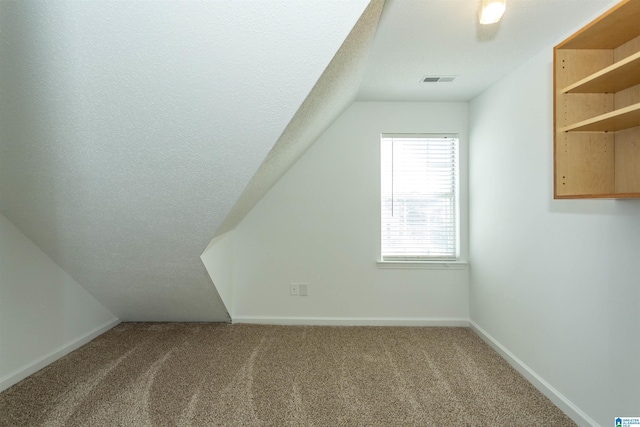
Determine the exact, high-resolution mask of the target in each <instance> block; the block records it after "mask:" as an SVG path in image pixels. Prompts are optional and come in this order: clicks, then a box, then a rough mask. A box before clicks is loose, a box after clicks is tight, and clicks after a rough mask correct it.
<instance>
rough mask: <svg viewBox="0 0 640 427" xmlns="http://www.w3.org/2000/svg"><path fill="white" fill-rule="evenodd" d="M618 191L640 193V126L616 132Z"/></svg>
mask: <svg viewBox="0 0 640 427" xmlns="http://www.w3.org/2000/svg"><path fill="white" fill-rule="evenodd" d="M615 138H616V142H615V177H616V178H615V190H616V193H640V127H635V128H632V129H626V130H623V131H619V132H616V136H615Z"/></svg>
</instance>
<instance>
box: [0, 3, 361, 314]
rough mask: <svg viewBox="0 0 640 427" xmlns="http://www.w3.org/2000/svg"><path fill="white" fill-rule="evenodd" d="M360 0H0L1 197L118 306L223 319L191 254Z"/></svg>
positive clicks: (1, 203) (23, 226)
mask: <svg viewBox="0 0 640 427" xmlns="http://www.w3.org/2000/svg"><path fill="white" fill-rule="evenodd" d="M367 4H368V1H366V0H350V1H348V2H344V1H331V0H325V1H315V2H298V1H287V0H282V1H278V0H276V1H274V0H264V1H251V2H226V1H186V2H177V1H158V2H134V1H130V2H129V1H127V2H115V1H114V2H111V1H101V2H97V1H96V2H76V1H66V0H58V1H55V2H46V1H24V2H5V1H2V2H0V36H1V43H0V64H2V66H1V70H0V72H1V74H0V100H1V103H0V138H1V139H0V211H1V212H2V214H4V215H5V216H6V217H7V218H9V219H10V220H11V221H12V222H13V223H14V224H16V225H17V226H18V228H20V230H21V231H22V232H23V233H25V234H26V235H27V236H28V237H30V238H31V239H32V240H33V241H34V242H35V243H36V244H37V245H38V246H39V247H40V248H42V249H43V250H44V251H45V252H46V253H47V254H48V255H49V256H50V257H51V258H52V259H53V260H54V261H56V262H57V263H58V264H59V265H60V266H61V267H63V268H64V269H65V270H66V271H67V272H68V273H70V274H71V275H72V276H73V277H74V278H75V279H76V280H77V281H78V282H79V283H80V284H82V285H83V286H84V287H85V288H86V289H87V290H88V291H89V292H90V293H92V294H93V295H94V296H95V297H96V298H97V299H98V300H99V301H100V302H101V303H103V304H104V305H105V306H106V307H107V308H108V309H109V310H110V311H112V312H113V313H114V314H115V315H117V316H118V317H119V318H120V319H122V320H155V321H169V320H171V321H217V320H226V319H227V314H226V311H225V310H224V306H223V305H222V303H221V301H220V298H219V296H218V294H217V292H216V291H215V288H214V286H213V285H212V283H211V281H210V279H209V278H208V276H207V274H206V272H205V269H204V267H203V266H202V264H201V261H200V258H199V256H200V254H201V253H202V251H203V250H204V248H205V247H206V246H207V243H208V242H209V241H210V240H211V238H212V237H213V234H214V232H215V230H216V229H217V228H218V227H219V226H220V224H221V223H222V221H223V219H224V218H225V217H226V216H227V214H228V213H229V211H230V210H231V208H232V206H233V205H234V203H235V202H236V200H237V199H238V197H239V196H240V194H241V193H242V192H243V190H244V189H245V187H246V186H247V184H248V182H249V181H250V179H251V178H252V177H253V175H254V173H255V172H256V170H258V168H259V166H260V165H261V164H262V162H263V160H264V159H265V157H266V156H267V153H268V152H269V150H270V149H271V148H272V147H273V145H274V143H275V142H276V140H278V138H279V137H280V135H281V134H282V132H283V130H284V129H285V128H286V126H287V124H288V123H289V121H290V120H291V118H292V117H293V116H294V114H295V113H296V111H297V110H298V108H299V107H300V105H301V104H302V102H303V101H304V100H305V97H306V96H307V95H308V94H309V92H310V91H311V89H312V88H313V86H314V84H315V83H316V82H317V81H318V79H319V77H320V76H321V74H322V72H323V71H324V70H325V68H326V67H327V65H328V64H329V62H330V61H331V59H332V58H333V56H334V55H335V53H336V51H337V50H338V48H339V47H340V46H341V44H342V43H343V41H344V40H345V38H346V37H347V35H348V34H349V31H350V30H351V29H352V28H353V26H354V25H355V23H356V21H357V20H358V18H359V17H360V15H361V14H362V12H363V11H364V9H365V7H366V6H367Z"/></svg>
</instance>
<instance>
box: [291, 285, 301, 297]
mask: <svg viewBox="0 0 640 427" xmlns="http://www.w3.org/2000/svg"><path fill="white" fill-rule="evenodd" d="M289 294H291V295H294V296H295V295H300V285H299V284H297V283H291V284H290V285H289Z"/></svg>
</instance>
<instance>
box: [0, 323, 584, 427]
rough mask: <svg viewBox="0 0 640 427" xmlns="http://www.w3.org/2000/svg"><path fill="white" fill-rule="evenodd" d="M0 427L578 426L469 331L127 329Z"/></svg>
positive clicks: (56, 367)
mask: <svg viewBox="0 0 640 427" xmlns="http://www.w3.org/2000/svg"><path fill="white" fill-rule="evenodd" d="M0 425H1V426H385V427H389V426H510V427H513V426H554V427H559V426H574V425H575V424H574V423H573V422H572V421H571V420H570V419H568V418H567V417H566V416H565V415H563V414H562V412H560V410H559V409H557V408H556V407H555V406H553V404H552V403H551V402H550V401H549V400H548V399H546V398H545V397H544V396H543V395H542V394H540V393H539V392H538V391H537V390H535V389H534V388H533V387H532V386H531V385H530V384H529V383H528V382H527V381H526V380H525V379H524V378H522V377H521V376H520V375H519V374H518V373H517V372H516V371H514V370H513V369H512V368H511V367H510V366H509V365H508V364H507V363H506V362H505V361H504V360H503V359H501V358H500V357H499V356H498V355H497V354H496V353H495V352H494V351H493V350H492V349H491V348H490V347H488V346H487V345H486V344H485V343H484V342H482V341H481V340H480V339H479V338H478V337H477V336H475V335H474V334H473V333H472V332H471V331H470V330H468V329H465V328H382V327H317V326H315V327H303V326H256V325H233V326H230V325H224V324H178V323H176V324H141V323H125V324H121V325H119V326H118V327H116V328H114V329H112V330H111V331H109V332H107V333H106V334H104V335H102V336H100V337H98V338H97V339H95V340H93V341H92V342H90V343H89V344H87V345H85V346H84V347H82V348H80V349H79V350H77V351H75V352H73V353H71V354H69V355H68V356H66V357H64V358H63V359H60V360H59V361H57V362H55V363H53V364H52V365H50V366H48V367H47V368H45V369H43V370H42V371H40V372H38V373H37V374H35V375H33V376H31V377H29V378H27V379H26V380H24V381H22V382H21V383H19V384H16V385H15V386H13V387H12V388H10V389H8V390H6V391H5V392H3V393H2V394H0Z"/></svg>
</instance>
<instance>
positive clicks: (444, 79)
mask: <svg viewBox="0 0 640 427" xmlns="http://www.w3.org/2000/svg"><path fill="white" fill-rule="evenodd" d="M456 77H458V76H424V77H423V78H422V79H421V80H420V81H421V82H422V83H448V82H452V81H454V80H455V79H456Z"/></svg>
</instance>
